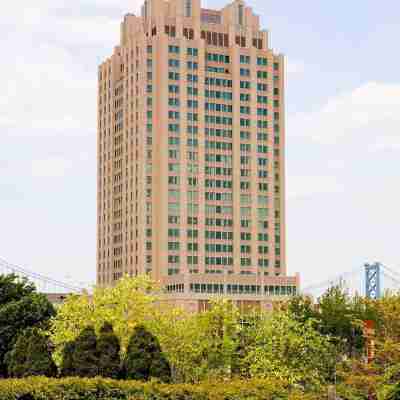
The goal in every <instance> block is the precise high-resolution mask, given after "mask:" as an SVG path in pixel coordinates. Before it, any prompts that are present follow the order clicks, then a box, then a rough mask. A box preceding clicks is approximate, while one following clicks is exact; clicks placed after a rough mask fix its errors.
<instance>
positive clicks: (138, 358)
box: [125, 325, 171, 382]
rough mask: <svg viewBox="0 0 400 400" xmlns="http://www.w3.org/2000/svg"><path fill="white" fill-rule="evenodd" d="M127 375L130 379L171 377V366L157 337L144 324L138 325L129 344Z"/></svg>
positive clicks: (165, 378)
mask: <svg viewBox="0 0 400 400" xmlns="http://www.w3.org/2000/svg"><path fill="white" fill-rule="evenodd" d="M125 370H126V375H127V377H128V378H130V379H137V380H148V379H149V378H157V379H160V380H161V381H163V382H168V381H169V380H170V379H171V368H170V365H169V363H168V361H167V359H166V358H165V356H164V354H163V352H162V351H161V347H160V344H159V342H158V340H157V338H156V337H155V336H154V335H152V334H151V333H150V332H149V331H147V329H146V328H145V327H144V326H143V325H139V326H137V327H136V328H135V329H134V331H133V334H132V336H131V339H130V341H129V344H128V349H127V354H126V360H125Z"/></svg>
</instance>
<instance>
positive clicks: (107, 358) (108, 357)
mask: <svg viewBox="0 0 400 400" xmlns="http://www.w3.org/2000/svg"><path fill="white" fill-rule="evenodd" d="M120 350H121V348H120V344H119V339H118V337H117V336H116V335H115V333H114V330H113V327H112V325H111V324H110V323H109V322H105V323H104V325H103V326H102V327H101V329H100V335H99V338H98V340H97V353H98V355H99V364H98V367H99V375H100V376H104V377H108V378H114V379H116V378H118V377H119V376H120V373H121V360H120Z"/></svg>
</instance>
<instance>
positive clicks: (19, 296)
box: [0, 275, 55, 376]
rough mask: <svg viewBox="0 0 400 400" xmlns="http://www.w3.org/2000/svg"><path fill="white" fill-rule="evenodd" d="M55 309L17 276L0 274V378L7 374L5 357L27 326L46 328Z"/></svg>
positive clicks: (32, 287) (24, 280) (29, 284)
mask: <svg viewBox="0 0 400 400" xmlns="http://www.w3.org/2000/svg"><path fill="white" fill-rule="evenodd" d="M54 315H55V309H54V307H53V306H52V304H51V303H50V302H49V301H48V300H47V298H46V296H44V295H42V294H39V293H36V291H35V287H34V286H33V285H32V284H31V283H29V282H28V281H27V280H26V279H20V278H19V277H17V276H16V275H7V276H3V275H0V376H5V375H6V374H7V365H6V363H5V356H6V354H7V352H9V351H11V349H12V348H13V345H14V344H15V342H16V340H17V338H18V336H19V335H20V334H21V333H22V332H23V331H24V330H25V329H26V328H29V327H34V326H37V327H46V325H47V323H48V321H49V320H50V318H51V317H53V316H54Z"/></svg>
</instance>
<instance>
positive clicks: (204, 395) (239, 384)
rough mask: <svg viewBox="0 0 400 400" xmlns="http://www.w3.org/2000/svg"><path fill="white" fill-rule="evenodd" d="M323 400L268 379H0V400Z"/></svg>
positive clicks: (322, 397) (321, 396)
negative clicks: (194, 382) (187, 381)
mask: <svg viewBox="0 0 400 400" xmlns="http://www.w3.org/2000/svg"><path fill="white" fill-rule="evenodd" d="M20 398H22V399H24V400H28V399H29V400H81V399H82V400H114V399H121V400H323V399H325V396H324V395H322V394H316V395H306V394H304V393H302V392H300V391H296V390H289V389H288V388H287V387H286V385H285V384H284V383H282V382H279V381H272V380H249V381H229V382H219V383H202V384H198V385H188V384H185V385H167V384H160V383H155V382H150V383H141V382H137V381H117V380H111V379H103V378H93V379H82V378H65V379H52V378H42V377H32V378H26V379H5V380H0V400H17V399H20Z"/></svg>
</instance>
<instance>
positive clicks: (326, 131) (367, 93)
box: [289, 82, 400, 147]
mask: <svg viewBox="0 0 400 400" xmlns="http://www.w3.org/2000/svg"><path fill="white" fill-rule="evenodd" d="M399 110H400V84H389V83H378V82H368V83H366V84H364V85H362V86H360V87H359V88H357V89H355V90H353V91H351V92H348V93H343V94H341V95H339V96H336V97H334V98H331V99H330V100H328V101H327V102H326V104H325V105H323V106H322V107H321V108H320V109H318V110H316V111H313V112H309V113H299V114H295V115H293V116H292V117H291V118H289V130H290V132H291V134H292V135H296V136H297V135H302V136H305V137H309V138H312V139H313V140H315V141H317V142H320V143H324V144H334V143H338V142H342V141H352V140H357V141H360V143H361V144H363V143H369V144H370V143H371V142H372V143H375V142H376V143H379V142H380V140H381V139H383V140H385V141H386V142H387V143H389V142H390V143H391V144H392V145H394V146H396V147H397V146H398V144H399V143H400V112H399ZM385 138H386V139H385ZM387 138H390V140H389V141H388V140H387Z"/></svg>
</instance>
